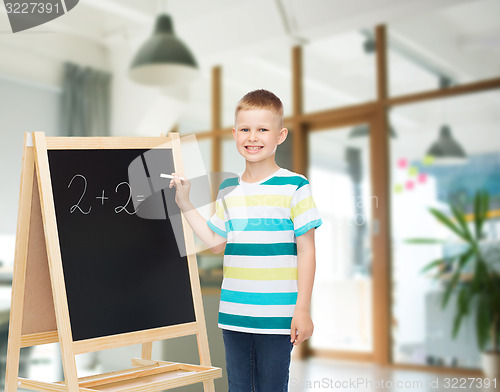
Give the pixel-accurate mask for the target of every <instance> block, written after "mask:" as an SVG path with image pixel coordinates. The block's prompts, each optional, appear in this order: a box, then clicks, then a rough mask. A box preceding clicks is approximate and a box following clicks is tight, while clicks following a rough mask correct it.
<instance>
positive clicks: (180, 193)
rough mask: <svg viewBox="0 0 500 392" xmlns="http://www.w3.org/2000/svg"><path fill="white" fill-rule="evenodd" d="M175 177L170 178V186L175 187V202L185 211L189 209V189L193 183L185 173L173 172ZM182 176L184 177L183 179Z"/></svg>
mask: <svg viewBox="0 0 500 392" xmlns="http://www.w3.org/2000/svg"><path fill="white" fill-rule="evenodd" d="M172 175H173V176H174V178H172V179H171V180H170V184H169V186H168V187H169V188H172V187H175V189H176V192H175V202H176V203H177V205H178V206H179V208H180V209H181V211H185V210H187V209H189V204H190V201H189V190H190V189H191V183H190V182H189V180H187V179H186V176H184V174H180V173H172ZM181 177H182V178H183V179H182V180H181Z"/></svg>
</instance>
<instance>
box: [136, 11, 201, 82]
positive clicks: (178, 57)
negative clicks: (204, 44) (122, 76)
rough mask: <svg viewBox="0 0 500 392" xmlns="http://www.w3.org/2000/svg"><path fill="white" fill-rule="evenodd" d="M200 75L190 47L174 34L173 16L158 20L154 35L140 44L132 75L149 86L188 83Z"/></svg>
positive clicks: (161, 16) (162, 16)
mask: <svg viewBox="0 0 500 392" xmlns="http://www.w3.org/2000/svg"><path fill="white" fill-rule="evenodd" d="M197 74H198V64H197V63H196V59H195V58H194V56H193V54H192V53H191V51H190V50H189V49H188V47H187V46H186V45H185V44H184V43H183V42H182V41H181V40H180V39H179V38H177V37H176V36H175V34H174V26H173V22H172V18H171V17H170V15H167V14H161V15H159V16H158V18H157V19H156V24H155V28H154V31H153V35H152V36H151V37H150V38H149V39H148V40H147V41H146V42H144V44H143V45H142V46H141V48H140V49H139V52H137V54H136V55H135V57H134V59H133V60H132V64H131V66H130V73H129V75H130V77H131V78H132V79H133V80H134V81H136V82H137V83H141V84H146V85H149V86H169V85H174V84H179V83H186V82H189V81H191V80H193V79H194V78H195V77H196V76H197Z"/></svg>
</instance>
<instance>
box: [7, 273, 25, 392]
mask: <svg viewBox="0 0 500 392" xmlns="http://www.w3.org/2000/svg"><path fill="white" fill-rule="evenodd" d="M23 280H24V279H23ZM20 283H21V284H19V285H17V284H16V286H22V287H16V288H15V289H14V282H12V287H13V290H12V291H13V292H12V303H14V302H18V303H19V302H20V303H21V308H14V309H15V310H12V311H11V314H10V323H9V325H10V326H9V341H8V348H7V368H6V372H5V392H16V391H17V381H18V377H19V356H20V354H21V325H22V315H23V308H22V301H23V299H24V281H23V282H20Z"/></svg>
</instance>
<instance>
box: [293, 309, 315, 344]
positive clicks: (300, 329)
mask: <svg viewBox="0 0 500 392" xmlns="http://www.w3.org/2000/svg"><path fill="white" fill-rule="evenodd" d="M313 330H314V324H313V322H312V320H311V315H310V314H309V312H307V311H301V310H299V309H296V310H295V313H294V315H293V318H292V325H291V331H290V343H293V345H294V346H298V345H299V344H300V343H302V342H303V341H304V340H306V339H309V338H310V337H311V336H312V334H313Z"/></svg>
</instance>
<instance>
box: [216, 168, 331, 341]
mask: <svg viewBox="0 0 500 392" xmlns="http://www.w3.org/2000/svg"><path fill="white" fill-rule="evenodd" d="M321 223H322V221H321V218H320V217H319V213H318V209H317V208H316V205H315V203H314V200H313V198H312V194H311V186H310V184H309V181H307V179H306V178H305V177H304V176H302V175H300V174H296V173H293V172H291V171H289V170H287V169H282V168H281V169H279V170H278V171H276V172H275V173H274V174H272V175H271V176H269V177H267V178H265V179H263V180H261V181H259V182H256V183H246V182H244V181H242V180H241V176H239V177H234V178H228V179H226V180H224V181H223V182H222V184H221V185H220V187H219V194H218V196H217V200H216V210H215V214H214V215H213V216H212V217H211V218H210V220H209V221H208V225H209V227H210V228H211V229H212V230H213V231H214V232H216V233H217V234H219V235H221V236H223V237H225V238H227V243H226V250H225V253H224V279H223V282H222V289H221V299H220V307H219V327H220V328H223V329H229V330H233V331H240V332H251V333H263V334H286V335H288V334H290V325H291V321H292V317H293V313H294V310H295V303H296V302H297V243H296V237H298V236H300V235H302V234H304V233H306V232H307V231H308V230H309V229H312V228H316V227H318V226H319V225H321Z"/></svg>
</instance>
